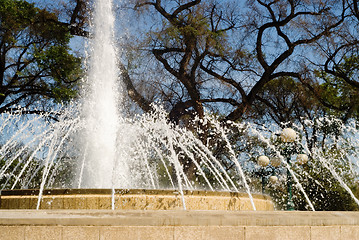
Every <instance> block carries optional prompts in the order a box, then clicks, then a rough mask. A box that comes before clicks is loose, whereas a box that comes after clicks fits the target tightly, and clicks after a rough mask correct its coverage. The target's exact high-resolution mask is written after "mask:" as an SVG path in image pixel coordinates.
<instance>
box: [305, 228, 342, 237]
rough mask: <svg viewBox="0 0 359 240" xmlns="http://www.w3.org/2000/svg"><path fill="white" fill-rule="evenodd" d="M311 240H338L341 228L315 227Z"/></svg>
mask: <svg viewBox="0 0 359 240" xmlns="http://www.w3.org/2000/svg"><path fill="white" fill-rule="evenodd" d="M310 232H311V233H310V234H311V238H310V239H311V240H338V239H340V226H313V227H311V229H310Z"/></svg>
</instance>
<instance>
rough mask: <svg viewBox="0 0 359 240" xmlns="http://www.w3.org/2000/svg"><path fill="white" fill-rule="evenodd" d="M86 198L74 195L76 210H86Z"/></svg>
mask: <svg viewBox="0 0 359 240" xmlns="http://www.w3.org/2000/svg"><path fill="white" fill-rule="evenodd" d="M87 197H88V196H86V195H76V198H75V205H76V209H86V208H87V204H86V198H87ZM110 209H111V208H110Z"/></svg>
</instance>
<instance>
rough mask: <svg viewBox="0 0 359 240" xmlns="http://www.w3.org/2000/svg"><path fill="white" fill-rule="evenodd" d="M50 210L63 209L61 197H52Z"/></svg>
mask: <svg viewBox="0 0 359 240" xmlns="http://www.w3.org/2000/svg"><path fill="white" fill-rule="evenodd" d="M51 209H64V198H63V196H61V195H60V196H56V195H55V196H54V197H53V198H52V202H51Z"/></svg>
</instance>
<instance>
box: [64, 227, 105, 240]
mask: <svg viewBox="0 0 359 240" xmlns="http://www.w3.org/2000/svg"><path fill="white" fill-rule="evenodd" d="M62 239H63V240H70V239H76V240H99V239H100V228H99V227H95V226H65V227H63V229H62Z"/></svg>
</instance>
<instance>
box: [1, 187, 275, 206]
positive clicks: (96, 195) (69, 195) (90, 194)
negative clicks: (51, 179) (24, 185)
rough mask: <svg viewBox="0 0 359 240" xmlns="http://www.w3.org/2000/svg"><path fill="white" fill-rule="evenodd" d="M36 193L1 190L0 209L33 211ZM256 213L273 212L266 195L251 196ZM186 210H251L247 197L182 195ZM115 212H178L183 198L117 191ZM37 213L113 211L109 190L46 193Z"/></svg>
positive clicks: (207, 193) (205, 193)
mask: <svg viewBox="0 0 359 240" xmlns="http://www.w3.org/2000/svg"><path fill="white" fill-rule="evenodd" d="M38 196H39V190H33V189H27V190H4V191H2V192H1V196H0V209H36V206H37V202H38ZM252 196H253V200H254V204H255V206H256V209H257V210H260V211H272V210H274V205H273V202H272V201H271V198H270V197H269V196H267V195H261V194H253V195H252ZM184 200H185V203H186V209H187V210H229V211H238V210H253V208H252V205H251V201H250V198H249V197H248V195H247V194H246V193H238V192H212V191H189V190H186V191H184ZM114 206H115V209H116V210H117V209H118V210H181V209H183V204H182V196H181V195H180V194H179V192H177V191H176V190H145V189H116V190H115V203H114ZM40 209H112V190H111V189H45V190H44V191H43V195H42V198H41V203H40Z"/></svg>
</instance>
